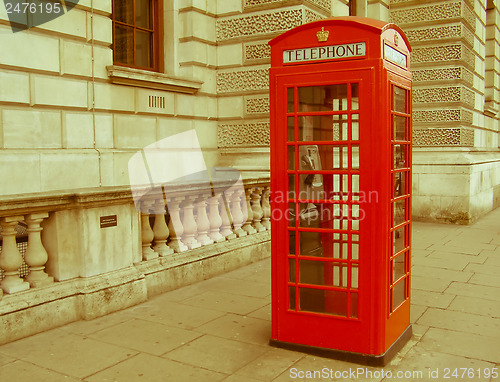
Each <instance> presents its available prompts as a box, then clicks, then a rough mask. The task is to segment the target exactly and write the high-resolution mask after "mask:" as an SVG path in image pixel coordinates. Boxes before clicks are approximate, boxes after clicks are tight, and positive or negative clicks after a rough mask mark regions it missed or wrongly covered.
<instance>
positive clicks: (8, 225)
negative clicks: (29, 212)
mask: <svg viewBox="0 0 500 382" xmlns="http://www.w3.org/2000/svg"><path fill="white" fill-rule="evenodd" d="M22 219H23V217H22V216H10V217H5V218H2V219H0V225H1V226H2V236H3V241H2V252H0V268H2V269H3V270H4V279H3V281H2V283H1V284H0V287H1V288H2V289H3V290H4V292H5V293H16V292H21V291H23V290H26V289H29V287H30V284H29V283H28V282H26V281H24V280H23V279H22V278H21V277H19V268H21V266H22V265H23V257H22V256H21V253H20V252H19V249H18V248H17V243H16V230H15V227H16V225H17V223H18V222H19V221H21V220H22Z"/></svg>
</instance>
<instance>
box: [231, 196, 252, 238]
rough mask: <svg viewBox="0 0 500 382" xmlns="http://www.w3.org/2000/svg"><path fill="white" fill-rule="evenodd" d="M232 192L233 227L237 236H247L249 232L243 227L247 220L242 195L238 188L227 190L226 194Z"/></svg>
mask: <svg viewBox="0 0 500 382" xmlns="http://www.w3.org/2000/svg"><path fill="white" fill-rule="evenodd" d="M229 193H231V194H230V195H231V196H230V198H231V217H232V218H233V229H234V233H235V234H236V236H237V237H242V236H246V235H247V233H246V232H245V231H244V230H242V229H241V226H242V225H243V223H244V222H245V220H246V217H245V216H244V215H243V211H242V210H241V196H240V193H239V191H238V190H231V191H229V190H228V191H226V195H227V194H229Z"/></svg>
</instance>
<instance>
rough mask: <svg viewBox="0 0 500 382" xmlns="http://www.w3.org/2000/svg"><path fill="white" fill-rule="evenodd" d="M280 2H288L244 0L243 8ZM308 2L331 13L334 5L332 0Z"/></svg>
mask: <svg viewBox="0 0 500 382" xmlns="http://www.w3.org/2000/svg"><path fill="white" fill-rule="evenodd" d="M280 2H281V3H286V2H287V0H244V2H243V8H244V9H247V8H253V7H260V6H262V5H266V4H273V3H280ZM306 2H308V3H311V4H314V5H316V6H317V7H319V8H322V9H324V10H325V11H327V12H328V13H330V9H331V7H332V4H331V1H330V0H307V1H306Z"/></svg>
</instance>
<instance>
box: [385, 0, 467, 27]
mask: <svg viewBox="0 0 500 382" xmlns="http://www.w3.org/2000/svg"><path fill="white" fill-rule="evenodd" d="M460 17H461V18H463V19H464V20H466V21H467V23H468V24H469V25H470V26H471V28H472V29H475V26H476V25H475V21H476V16H475V15H474V13H473V12H472V11H471V10H470V8H469V7H468V6H466V5H465V4H463V3H462V1H453V2H451V1H450V2H446V3H441V4H435V5H429V6H424V7H411V8H410V7H407V8H406V7H405V8H401V9H397V10H392V11H391V21H392V22H394V23H396V24H398V25H404V24H410V23H418V22H426V21H433V20H450V19H456V18H460Z"/></svg>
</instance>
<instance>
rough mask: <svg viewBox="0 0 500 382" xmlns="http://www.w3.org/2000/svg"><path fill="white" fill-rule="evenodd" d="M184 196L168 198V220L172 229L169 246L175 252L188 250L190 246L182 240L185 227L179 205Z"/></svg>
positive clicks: (169, 227)
mask: <svg viewBox="0 0 500 382" xmlns="http://www.w3.org/2000/svg"><path fill="white" fill-rule="evenodd" d="M182 200H183V198H181V197H174V198H168V199H167V204H168V214H169V215H170V220H169V222H168V229H169V231H170V243H169V246H170V248H172V249H173V250H174V251H175V252H177V253H179V252H182V251H187V249H188V247H187V246H186V244H184V243H183V242H182V241H181V237H182V235H183V234H184V227H183V226H182V222H181V217H180V214H179V211H180V208H179V205H180V203H181V201H182Z"/></svg>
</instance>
